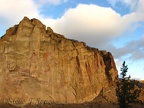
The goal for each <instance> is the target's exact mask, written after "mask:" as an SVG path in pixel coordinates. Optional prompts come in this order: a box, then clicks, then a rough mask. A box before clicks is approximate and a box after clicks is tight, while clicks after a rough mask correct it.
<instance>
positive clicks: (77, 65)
mask: <svg viewBox="0 0 144 108" xmlns="http://www.w3.org/2000/svg"><path fill="white" fill-rule="evenodd" d="M0 55H1V56H0V101H8V102H11V103H28V102H32V103H35V102H58V103H82V102H86V101H91V100H93V99H94V98H95V97H96V96H97V95H98V94H99V93H100V91H101V90H102V89H103V88H104V87H107V86H109V85H111V84H113V83H114V82H115V80H116V78H117V69H116V66H115V62H114V60H113V56H112V54H111V53H110V52H106V51H100V50H98V49H96V48H90V47H88V46H86V44H85V43H84V42H78V41H75V40H70V39H66V38H65V37H64V36H62V35H60V34H57V33H54V32H53V30H52V29H51V28H50V27H48V28H47V29H46V26H45V25H43V24H42V23H41V22H40V21H39V20H37V19H31V20H30V19H28V18H27V17H24V19H23V20H22V21H21V22H20V23H19V24H18V25H15V26H14V27H12V28H9V29H8V30H7V31H6V34H5V35H4V36H3V37H1V39H0Z"/></svg>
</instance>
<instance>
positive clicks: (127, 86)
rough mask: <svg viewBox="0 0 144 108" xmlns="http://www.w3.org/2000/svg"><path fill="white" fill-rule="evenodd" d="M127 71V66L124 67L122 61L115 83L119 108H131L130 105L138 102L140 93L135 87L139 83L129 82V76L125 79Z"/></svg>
mask: <svg viewBox="0 0 144 108" xmlns="http://www.w3.org/2000/svg"><path fill="white" fill-rule="evenodd" d="M127 71H128V66H127V65H125V61H124V62H123V64H122V67H121V73H120V76H121V77H120V79H119V80H118V81H117V83H116V85H117V88H116V96H117V98H118V103H119V107H120V108H131V106H130V104H131V103H137V102H139V100H138V97H139V95H140V92H141V90H140V88H139V87H138V86H137V85H138V83H139V82H138V81H136V80H131V79H130V78H131V77H130V76H128V77H127V74H126V73H127Z"/></svg>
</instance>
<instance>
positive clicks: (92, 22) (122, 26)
mask: <svg viewBox="0 0 144 108" xmlns="http://www.w3.org/2000/svg"><path fill="white" fill-rule="evenodd" d="M139 13H140V12H139ZM137 15H138V12H131V13H130V14H127V15H125V16H121V15H120V14H119V13H117V12H115V11H114V10H113V9H112V8H108V7H100V6H97V5H94V4H90V5H87V4H79V5H77V7H76V8H71V9H68V10H67V11H66V12H65V14H64V15H63V16H62V17H61V18H59V19H56V20H55V23H54V24H51V25H49V22H47V25H49V26H51V27H52V28H53V29H54V31H55V32H58V33H60V34H63V35H65V36H66V37H68V38H72V39H77V40H79V41H84V42H86V43H87V44H88V45H89V46H94V47H99V48H102V47H103V46H106V45H107V43H108V42H110V41H111V40H112V39H113V38H116V37H118V36H120V35H121V34H123V33H125V32H126V31H127V32H129V31H132V30H134V29H135V28H136V27H137V26H138V23H139V22H140V21H141V20H142V19H143V18H140V17H139V16H137Z"/></svg>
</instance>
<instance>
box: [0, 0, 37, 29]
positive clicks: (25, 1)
mask: <svg viewBox="0 0 144 108" xmlns="http://www.w3.org/2000/svg"><path fill="white" fill-rule="evenodd" d="M24 16H28V17H29V18H33V17H38V16H39V11H38V7H37V5H36V4H34V3H33V1H32V0H0V19H2V20H0V27H3V28H6V29H7V28H8V27H10V26H13V25H14V24H17V23H19V21H20V20H21V19H22V18H23V17H24Z"/></svg>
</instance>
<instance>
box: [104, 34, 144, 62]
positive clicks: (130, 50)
mask: <svg viewBox="0 0 144 108" xmlns="http://www.w3.org/2000/svg"><path fill="white" fill-rule="evenodd" d="M106 48H107V49H108V50H110V51H111V52H112V53H113V55H114V57H115V59H121V58H122V57H124V56H125V57H126V58H125V59H129V60H132V61H137V60H143V59H144V36H142V38H141V39H139V40H132V41H130V42H128V43H126V44H125V46H123V47H121V48H116V47H115V46H113V45H109V46H107V47H106Z"/></svg>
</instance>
